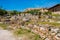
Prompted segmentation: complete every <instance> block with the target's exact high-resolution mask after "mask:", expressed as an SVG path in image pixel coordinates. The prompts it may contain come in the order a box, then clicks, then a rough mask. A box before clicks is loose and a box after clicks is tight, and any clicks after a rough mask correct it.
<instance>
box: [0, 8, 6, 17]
mask: <svg viewBox="0 0 60 40" xmlns="http://www.w3.org/2000/svg"><path fill="white" fill-rule="evenodd" d="M6 14H7V11H6V10H4V9H2V8H0V16H4V15H6Z"/></svg>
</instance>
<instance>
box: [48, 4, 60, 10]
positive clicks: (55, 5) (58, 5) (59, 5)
mask: <svg viewBox="0 0 60 40" xmlns="http://www.w3.org/2000/svg"><path fill="white" fill-rule="evenodd" d="M57 6H60V4H57V5H55V6H53V7H50V8H48V10H49V9H52V8H54V7H57Z"/></svg>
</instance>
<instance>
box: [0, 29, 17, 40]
mask: <svg viewBox="0 0 60 40" xmlns="http://www.w3.org/2000/svg"><path fill="white" fill-rule="evenodd" d="M0 40H17V39H16V38H15V36H13V33H12V32H10V31H8V30H0Z"/></svg>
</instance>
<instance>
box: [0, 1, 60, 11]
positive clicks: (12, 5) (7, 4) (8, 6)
mask: <svg viewBox="0 0 60 40" xmlns="http://www.w3.org/2000/svg"><path fill="white" fill-rule="evenodd" d="M56 4H60V0H0V7H2V8H4V9H5V10H18V11H23V10H25V9H27V8H50V7H52V6H54V5H56Z"/></svg>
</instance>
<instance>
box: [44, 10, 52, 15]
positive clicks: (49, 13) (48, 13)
mask: <svg viewBox="0 0 60 40" xmlns="http://www.w3.org/2000/svg"><path fill="white" fill-rule="evenodd" d="M44 15H52V13H51V12H50V11H48V12H45V13H44Z"/></svg>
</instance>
